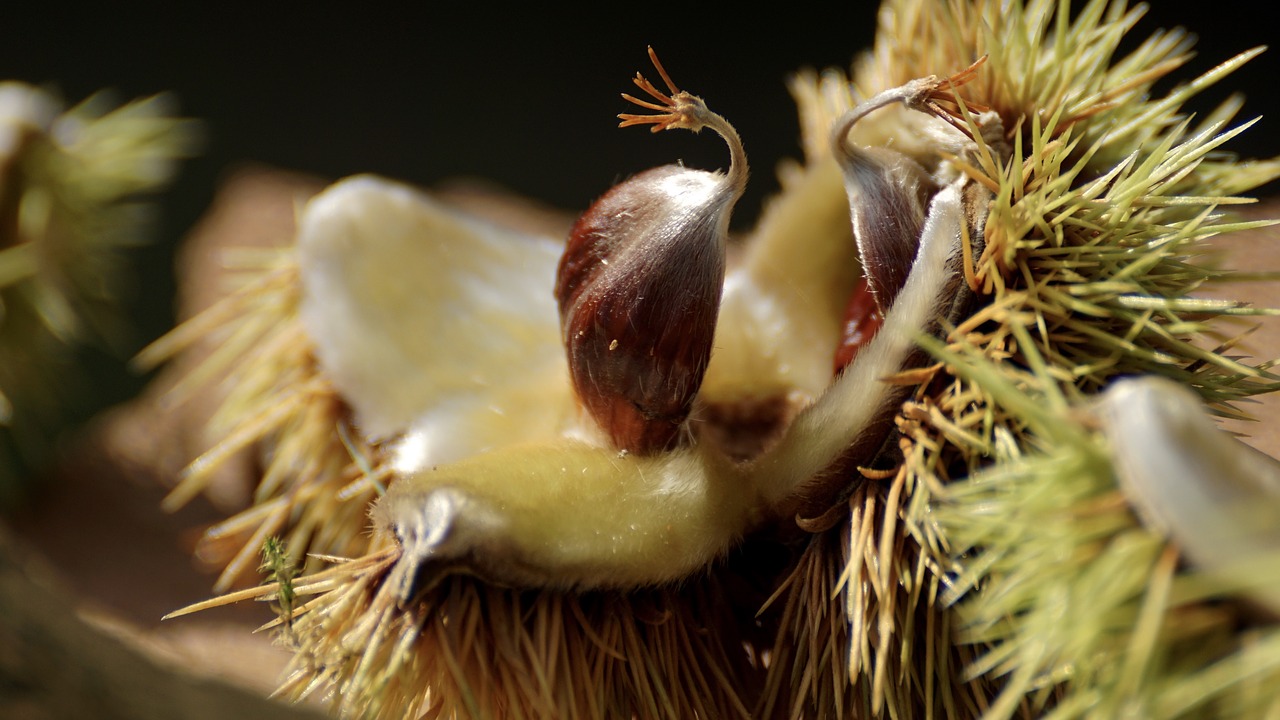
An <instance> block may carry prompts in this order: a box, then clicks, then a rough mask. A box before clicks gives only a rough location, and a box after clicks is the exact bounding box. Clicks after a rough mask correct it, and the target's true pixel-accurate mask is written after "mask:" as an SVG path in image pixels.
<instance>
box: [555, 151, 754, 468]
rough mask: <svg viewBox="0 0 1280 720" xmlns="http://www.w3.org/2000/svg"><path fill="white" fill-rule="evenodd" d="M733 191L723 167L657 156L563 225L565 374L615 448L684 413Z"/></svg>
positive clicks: (698, 368)
mask: <svg viewBox="0 0 1280 720" xmlns="http://www.w3.org/2000/svg"><path fill="white" fill-rule="evenodd" d="M735 199H736V193H735V192H734V188H733V186H732V185H731V184H730V183H728V182H727V180H726V177H725V176H724V175H721V174H719V173H710V172H704V171H701V170H691V169H688V168H683V167H680V166H677V165H665V166H662V167H658V168H655V169H653V170H649V171H647V172H644V173H641V174H639V175H636V176H635V177H633V178H631V179H630V180H628V181H626V182H624V183H622V184H620V185H617V186H615V187H614V188H613V189H611V190H610V191H609V192H607V193H606V194H605V195H604V196H603V197H601V198H600V199H599V200H597V201H596V202H595V204H594V205H592V206H591V208H590V209H588V210H587V212H586V213H584V214H583V215H582V217H581V218H579V220H578V221H577V223H576V224H575V225H574V226H573V230H572V231H571V232H570V235H569V240H568V244H567V246H566V248H565V253H564V256H563V257H562V259H561V261H560V266H559V269H558V272H557V278H556V288H555V292H556V300H557V302H558V303H559V307H560V324H561V329H562V332H563V335H564V342H565V349H566V352H567V354H568V358H569V371H570V376H571V378H572V381H573V386H574V389H575V390H576V391H577V394H578V398H579V399H580V401H581V402H582V404H583V406H584V407H585V408H586V410H587V411H588V412H589V413H590V414H591V416H592V417H593V418H594V419H595V421H596V423H597V424H598V425H599V426H600V428H601V429H602V430H603V431H604V432H605V433H606V434H607V435H608V436H609V437H610V438H611V439H612V441H613V443H614V445H615V446H616V447H618V448H619V449H621V450H626V451H628V452H634V453H649V452H657V451H661V450H663V449H666V448H669V447H671V446H672V445H673V444H674V443H675V442H676V440H677V438H678V436H679V434H680V431H681V427H682V425H683V423H684V421H685V419H686V418H687V417H688V416H689V412H690V410H691V408H692V406H693V401H694V397H695V396H696V395H697V393H698V388H699V387H700V386H701V384H702V377H703V375H704V374H705V372H706V368H707V363H708V361H709V360H710V358H711V345H712V340H713V338H714V337H715V328H716V317H717V315H718V313H719V306H720V293H721V288H722V285H723V283H724V272H725V236H726V231H727V227H726V226H727V223H728V216H729V211H730V209H731V208H732V205H733V203H734V200H735Z"/></svg>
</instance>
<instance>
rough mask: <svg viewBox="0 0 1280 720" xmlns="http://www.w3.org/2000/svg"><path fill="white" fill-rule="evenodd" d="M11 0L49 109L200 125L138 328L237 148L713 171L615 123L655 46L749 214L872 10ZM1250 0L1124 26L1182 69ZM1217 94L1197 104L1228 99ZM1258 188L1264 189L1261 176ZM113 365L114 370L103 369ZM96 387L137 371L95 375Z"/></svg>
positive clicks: (1267, 85)
mask: <svg viewBox="0 0 1280 720" xmlns="http://www.w3.org/2000/svg"><path fill="white" fill-rule="evenodd" d="M95 5H96V7H94V8H93V9H90V8H89V5H88V4H84V5H76V4H65V3H64V4H59V3H53V2H50V3H44V4H41V5H39V6H36V4H35V3H32V2H27V3H24V4H23V6H22V8H23V9H21V10H18V9H15V8H14V7H10V8H8V9H6V10H5V11H4V13H3V16H4V17H3V19H2V21H0V77H8V78H15V79H21V80H25V81H28V82H33V83H40V84H49V85H52V86H55V87H57V88H59V89H60V90H61V92H62V94H63V96H64V97H65V98H66V99H67V100H68V101H72V102H74V101H78V100H80V99H82V98H83V97H85V96H86V95H88V94H90V93H92V92H94V91H96V90H98V89H101V88H114V89H115V90H116V91H117V92H118V95H119V97H120V98H122V99H127V98H132V97H136V96H140V95H147V94H152V93H156V92H162V91H170V92H172V93H174V94H175V95H176V96H177V97H178V99H179V100H180V103H181V110H182V112H183V113H184V114H186V115H190V116H193V117H198V118H202V119H203V120H204V121H205V123H206V126H205V128H206V133H207V142H206V145H205V148H204V150H203V153H202V155H201V157H200V158H198V159H196V160H193V161H191V162H189V163H187V165H186V166H185V168H184V171H183V174H182V176H181V178H180V180H179V181H178V183H177V184H176V186H175V187H174V188H173V190H172V191H171V192H170V193H169V194H168V195H167V197H166V201H165V205H164V220H163V224H162V227H161V233H160V234H161V237H160V239H159V240H160V241H159V243H158V244H157V245H155V246H154V247H153V248H151V249H149V250H147V251H145V252H144V253H143V257H142V258H141V262H142V265H141V267H140V270H139V274H140V277H141V278H142V279H143V280H142V281H141V282H140V283H139V284H138V287H139V293H138V296H137V298H136V299H135V303H136V310H135V315H136V318H137V327H138V331H137V332H138V336H137V339H136V344H137V345H139V346H140V345H141V343H142V342H144V341H146V340H149V339H151V338H153V337H155V336H156V335H158V334H159V333H161V332H163V331H164V329H165V328H166V327H167V326H168V325H169V323H170V322H171V320H172V316H171V307H170V298H171V295H172V291H173V287H172V280H171V270H170V268H171V265H172V261H173V248H174V247H175V246H176V245H177V243H178V241H179V239H180V238H181V236H182V234H183V232H184V231H185V230H186V229H187V228H189V227H190V226H191V225H192V223H194V222H195V220H196V219H197V218H198V217H199V215H200V213H201V212H202V211H203V210H204V208H205V207H206V205H207V203H208V202H209V200H210V198H211V197H212V194H213V192H214V189H215V187H216V183H217V181H218V178H219V177H220V176H222V175H224V173H225V172H226V171H227V170H228V169H229V168H232V167H234V166H235V165H236V164H238V163H242V162H245V161H257V162H262V163H268V164H272V165H276V166H279V167H282V168H289V169H294V170H302V171H306V172H310V173H315V174H318V175H321V176H325V177H331V178H337V177H340V176H343V175H347V174H352V173H357V172H376V173H381V174H385V175H389V176H392V177H396V178H401V179H404V180H408V181H411V182H415V183H421V184H428V185H429V184H431V183H435V182H438V181H440V180H442V179H445V178H451V177H458V176H474V177H480V178H486V179H489V180H491V181H494V182H497V183H499V184H501V185H503V186H506V187H508V188H510V189H512V190H515V191H517V192H519V193H522V194H525V195H528V196H531V197H534V198H538V199H541V200H544V201H546V202H548V203H551V204H554V205H557V206H560V207H563V208H566V209H581V208H583V207H585V206H586V205H587V204H588V203H589V202H590V201H591V200H592V199H593V198H594V197H595V196H596V195H598V194H599V193H601V192H603V191H604V190H605V189H607V188H608V187H609V186H610V185H611V184H613V183H614V182H616V181H617V180H618V179H620V178H622V177H624V176H626V175H628V174H631V173H634V172H637V171H639V170H642V169H644V168H646V167H650V166H653V165H657V164H661V163H665V162H670V161H673V160H675V159H678V158H683V159H684V160H685V161H686V162H687V163H688V164H690V165H693V166H697V167H706V168H714V167H722V166H725V165H727V154H726V152H725V148H724V145H723V143H721V142H720V141H719V140H716V139H714V138H709V137H700V138H699V137H693V136H691V135H689V134H687V133H671V134H666V135H664V136H660V137H657V138H654V137H651V136H650V135H649V133H647V132H644V131H643V130H641V129H627V130H618V129H617V128H616V120H615V118H614V115H615V114H616V113H618V112H622V111H625V110H626V109H627V106H626V104H625V103H623V102H622V101H621V100H620V99H619V98H618V93H619V92H620V91H624V90H627V89H628V88H629V78H630V77H631V76H632V75H633V74H634V73H635V71H636V70H642V69H643V70H646V71H648V61H647V59H646V56H645V47H646V45H648V44H652V45H654V46H655V47H656V48H657V49H658V50H659V52H660V54H661V57H662V58H663V61H664V63H665V65H666V66H667V68H668V70H669V71H670V72H671V73H672V75H673V77H674V78H675V79H676V81H677V82H678V83H680V84H681V86H682V87H683V88H685V89H688V90H690V91H692V92H695V93H697V94H700V95H702V96H704V97H706V98H707V99H708V100H709V101H710V104H711V105H712V107H713V108H714V109H716V110H717V111H718V112H719V113H721V114H722V115H724V116H725V117H727V118H729V119H731V121H732V122H733V123H734V124H735V125H736V126H737V128H738V130H739V131H740V133H741V135H742V137H743V139H744V141H745V144H746V147H747V152H748V154H749V156H750V157H751V160H752V168H753V171H754V172H753V183H752V187H751V189H750V190H749V194H748V196H747V198H746V199H745V200H744V202H743V203H742V205H740V211H739V213H738V214H737V217H736V219H735V226H738V227H747V226H749V225H750V224H751V221H752V219H753V218H754V217H755V215H756V214H757V213H758V211H759V207H760V203H761V201H762V199H763V198H764V197H766V196H767V195H768V194H769V193H770V192H772V191H773V189H774V188H775V181H774V175H773V168H774V166H775V165H776V163H777V161H778V160H779V159H780V158H782V157H787V156H792V157H794V156H797V155H798V154H799V148H798V146H797V134H798V130H797V124H796V120H795V115H794V110H793V106H792V103H791V100H790V98H789V96H788V94H787V91H786V89H785V85H784V81H785V78H786V77H787V75H788V74H789V73H790V72H792V71H793V70H795V69H797V68H800V67H803V66H811V67H819V68H820V67H825V66H832V65H835V66H845V67H847V65H848V63H849V61H850V59H851V58H852V57H853V55H854V54H855V53H856V52H857V51H859V50H860V49H863V48H865V47H867V46H868V45H869V44H870V42H871V40H872V35H873V32H874V28H875V15H876V5H877V3H874V2H847V3H842V4H838V5H837V4H831V5H829V6H823V5H808V4H803V3H779V4H775V5H774V6H773V8H774V9H773V10H771V11H770V13H769V14H768V15H762V14H754V15H753V14H750V13H749V12H748V11H746V10H744V9H722V10H720V11H719V12H720V13H721V14H720V15H719V16H716V14H715V12H714V11H712V10H709V9H707V8H706V7H700V8H699V9H698V11H697V17H694V16H693V14H692V12H691V10H690V8H692V7H694V6H693V5H692V4H689V5H688V6H684V9H683V10H682V6H680V5H678V4H670V3H664V4H658V3H634V2H633V3H612V4H603V3H601V4H598V5H596V6H595V7H594V9H590V10H566V9H559V10H548V9H546V8H529V7H525V8H523V9H521V10H519V11H515V12H508V11H505V10H496V9H492V8H491V6H490V4H489V3H481V2H474V3H471V4H470V5H468V4H466V3H452V4H450V5H448V6H441V7H445V8H446V9H444V10H441V9H439V8H438V7H433V6H435V5H440V4H439V3H417V4H413V5H409V4H394V5H391V4H385V5H377V4H362V5H360V6H359V7H357V5H356V4H355V3H348V4H344V5H342V6H338V5H337V4H334V5H332V6H324V7H322V6H321V5H319V4H315V5H311V6H285V5H276V4H267V3H263V4H262V7H259V8H256V9H253V10H242V9H235V8H234V6H229V5H226V4H223V5H221V6H220V7H215V6H213V4H207V5H206V6H204V7H198V6H195V5H192V4H188V3H181V2H174V3H171V4H168V5H166V6H151V5H146V6H142V5H136V4H107V3H102V4H95ZM1266 7H1267V6H1266V5H1264V4H1263V3H1261V2H1231V1H1230V0H1219V1H1218V2H1211V3H1210V2H1196V3H1190V2H1159V3H1156V6H1155V7H1154V8H1152V9H1151V11H1150V13H1149V15H1148V16H1147V18H1145V19H1144V20H1143V21H1142V23H1141V24H1140V25H1139V27H1138V29H1137V30H1136V31H1135V32H1134V33H1133V38H1134V39H1135V40H1137V39H1141V38H1145V37H1146V36H1147V35H1149V34H1150V33H1151V32H1153V31H1154V30H1156V29H1158V28H1161V27H1170V26H1174V25H1182V26H1185V27H1188V28H1189V29H1191V30H1193V31H1195V32H1196V33H1197V35H1198V36H1199V38H1200V42H1199V44H1198V48H1199V54H1198V55H1197V57H1196V58H1195V59H1194V60H1193V62H1192V63H1191V66H1190V67H1189V68H1186V69H1184V70H1183V71H1181V72H1180V73H1179V75H1178V77H1179V78H1181V79H1186V78H1189V77H1191V76H1193V75H1194V74H1197V73H1199V72H1203V71H1204V70H1206V69H1208V68H1209V67H1211V66H1212V65H1213V64H1216V63H1217V62H1220V61H1222V60H1225V59H1227V58H1229V57H1230V56H1232V55H1233V54H1235V53H1236V52H1239V51H1241V50H1244V49H1246V48H1249V47H1252V46H1254V45H1259V44H1266V43H1268V42H1270V41H1272V40H1273V39H1274V38H1275V37H1276V33H1277V31H1276V29H1275V26H1274V24H1272V23H1271V22H1270V21H1269V19H1268V18H1269V17H1270V14H1269V13H1268V14H1267V16H1266V17H1264V16H1263V15H1262V14H1261V12H1260V11H1261V9H1262V8H1266ZM1278 74H1280V55H1277V54H1276V53H1275V52H1271V53H1266V54H1264V55H1263V56H1262V57H1260V58H1258V59H1256V60H1254V61H1253V62H1252V63H1250V64H1249V65H1248V66H1246V67H1245V68H1244V69H1243V70H1242V71H1241V72H1239V73H1238V74H1237V75H1236V76H1234V77H1232V78H1231V79H1229V80H1228V81H1227V83H1225V84H1224V88H1225V87H1227V86H1229V87H1231V88H1235V89H1240V90H1243V91H1245V92H1247V93H1248V95H1249V103H1248V104H1247V105H1246V108H1245V112H1244V115H1245V116H1248V117H1252V116H1255V115H1259V114H1264V115H1268V116H1270V118H1271V119H1269V120H1264V122H1263V124H1262V125H1261V126H1259V127H1255V128H1254V129H1253V130H1252V131H1250V132H1249V133H1247V134H1246V136H1245V137H1244V138H1241V139H1238V140H1237V141H1236V142H1235V143H1234V144H1233V145H1231V146H1230V147H1231V149H1234V150H1236V151H1238V152H1240V153H1241V154H1245V155H1258V156H1272V155H1277V154H1280V112H1278V110H1280V106H1278V103H1280V99H1278V98H1277V95H1276V92H1275V89H1276V86H1277V83H1276V81H1275V78H1276V77H1277V75H1278ZM1226 92H1227V91H1226V90H1225V89H1215V90H1214V91H1213V92H1211V93H1209V94H1208V95H1207V97H1206V98H1205V99H1204V102H1203V103H1202V105H1201V107H1202V108H1205V109H1207V107H1209V103H1216V102H1217V101H1219V100H1221V99H1222V98H1223V97H1224V96H1225V95H1226ZM1268 192H1274V189H1270V188H1269V189H1268ZM110 367H112V368H118V365H110ZM102 372H105V373H106V375H104V378H106V379H105V380H104V382H102V383H101V385H102V386H103V387H105V388H107V389H108V392H107V395H108V396H111V397H108V398H107V400H112V399H119V398H123V397H124V396H127V395H128V394H129V393H130V392H133V391H134V390H136V388H137V384H138V381H136V380H134V381H130V380H127V379H125V378H124V376H123V372H122V371H118V370H116V369H112V370H105V371H102Z"/></svg>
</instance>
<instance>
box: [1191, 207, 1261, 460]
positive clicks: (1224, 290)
mask: <svg viewBox="0 0 1280 720" xmlns="http://www.w3.org/2000/svg"><path fill="white" fill-rule="evenodd" d="M1244 207H1245V208H1246V209H1245V210H1244V211H1243V212H1242V213H1241V215H1243V216H1244V217H1245V219H1250V220H1263V219H1271V218H1280V198H1270V199H1268V200H1266V201H1264V202H1260V203H1258V204H1256V205H1248V206H1244ZM1213 245H1214V247H1215V248H1216V249H1218V250H1220V251H1222V253H1223V255H1222V257H1221V258H1219V259H1218V260H1219V261H1220V262H1221V264H1222V266H1223V267H1227V268H1233V269H1236V270H1239V271H1241V272H1245V273H1275V274H1276V278H1275V279H1258V280H1247V281H1240V282H1234V281H1233V282H1226V283H1219V284H1218V285H1216V286H1214V287H1210V288H1206V289H1205V291H1204V292H1203V293H1200V294H1202V295H1205V296H1207V297H1218V298H1226V299H1234V300H1245V301H1248V302H1249V303H1251V304H1252V305H1253V306H1254V307H1260V308H1280V226H1278V225H1273V226H1271V227H1265V228H1259V229H1255V230H1250V231H1246V232H1239V233H1230V234H1227V235H1223V236H1220V237H1218V238H1215V239H1214V241H1213ZM1250 328H1256V330H1254V331H1253V332H1252V334H1250V335H1249V337H1248V338H1246V339H1245V341H1244V342H1243V343H1242V344H1241V345H1240V346H1239V347H1238V348H1237V349H1236V350H1235V351H1234V352H1233V353H1232V354H1234V355H1242V356H1244V359H1245V361H1246V362H1247V363H1248V364H1251V365H1256V364H1260V363H1263V362H1267V361H1270V360H1276V359H1280V317H1255V318H1246V319H1244V320H1243V321H1242V322H1240V323H1236V324H1233V329H1238V331H1243V330H1247V329H1250ZM1278 371H1280V369H1278ZM1242 408H1243V409H1244V410H1245V411H1246V412H1248V413H1249V414H1250V415H1251V416H1252V417H1253V418H1254V421H1253V422H1242V421H1237V420H1232V421H1225V422H1223V427H1225V428H1227V429H1228V430H1231V431H1233V432H1237V433H1241V434H1242V436H1243V439H1244V441H1245V442H1247V443H1249V444H1250V445H1252V446H1254V447H1255V448H1257V449H1259V450H1262V451H1263V452H1265V453H1267V454H1268V455H1271V456H1272V457H1280V393H1272V394H1269V395H1263V396H1261V397H1259V398H1257V399H1256V400H1254V401H1252V402H1249V403H1247V404H1245V405H1243V406H1242Z"/></svg>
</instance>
